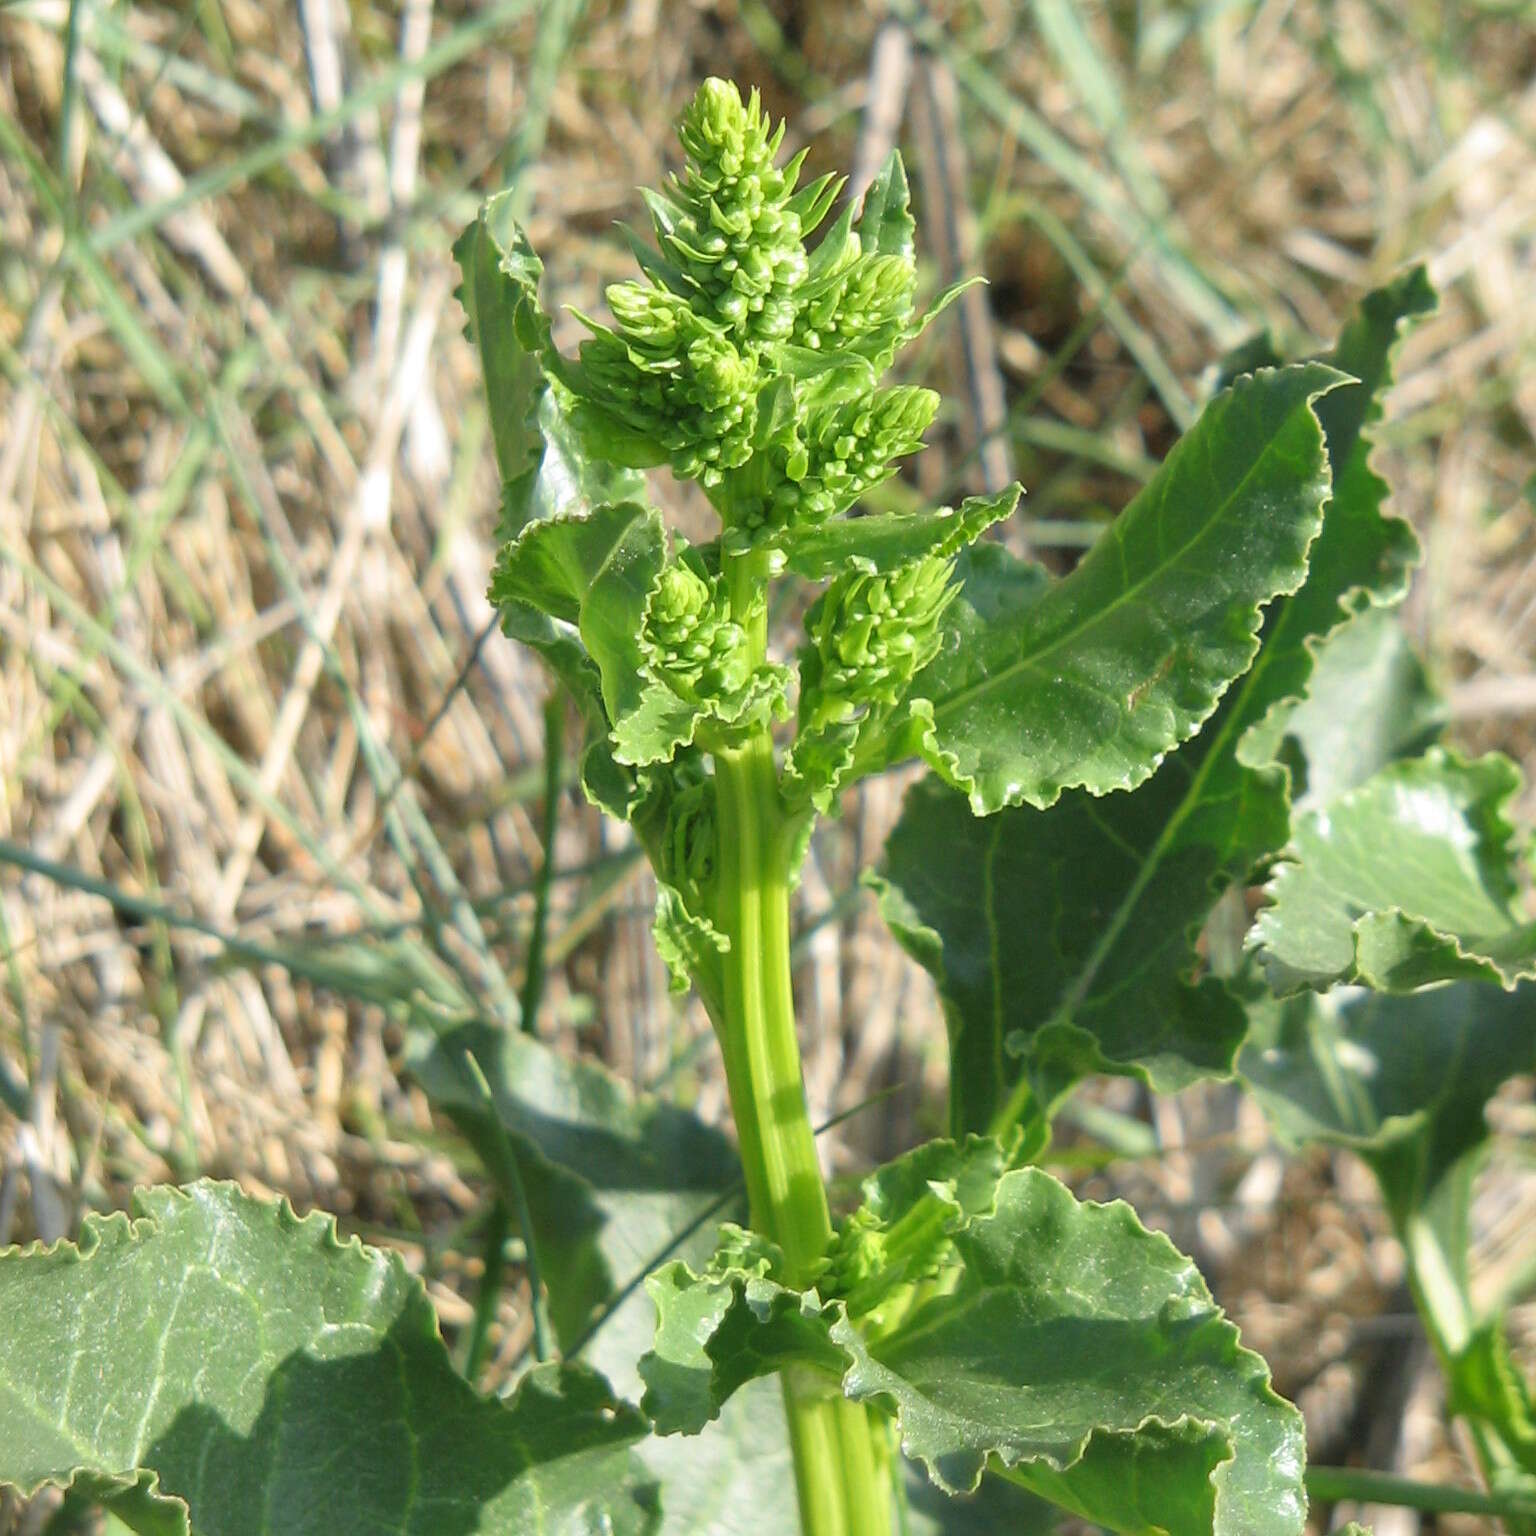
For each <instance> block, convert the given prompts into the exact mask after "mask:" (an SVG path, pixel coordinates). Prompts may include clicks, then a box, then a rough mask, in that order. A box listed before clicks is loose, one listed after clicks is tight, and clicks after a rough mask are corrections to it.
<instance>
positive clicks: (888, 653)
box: [800, 555, 955, 731]
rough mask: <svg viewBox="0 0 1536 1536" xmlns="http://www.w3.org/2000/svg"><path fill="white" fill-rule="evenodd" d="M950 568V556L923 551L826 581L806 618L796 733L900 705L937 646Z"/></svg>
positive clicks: (952, 591) (950, 590)
mask: <svg viewBox="0 0 1536 1536" xmlns="http://www.w3.org/2000/svg"><path fill="white" fill-rule="evenodd" d="M953 571H954V561H953V559H951V558H948V557H945V556H939V555H923V556H921V557H919V558H918V559H916V560H908V561H907V562H906V563H905V564H903V565H899V566H897V567H896V569H895V570H893V571H888V572H882V573H879V574H871V573H869V572H865V571H859V570H853V571H848V572H845V573H844V574H843V575H841V576H839V577H838V578H837V579H836V580H835V581H833V583H832V584H831V586H829V587H828V588H827V590H826V591H825V592H824V593H823V594H822V595H821V597H820V598H819V599H818V601H817V602H816V603H815V605H814V606H813V607H812V608H811V611H810V612H809V613H808V614H807V615H806V620H805V627H806V632H807V635H808V637H809V640H810V644H809V646H808V647H806V648H805V649H804V650H802V652H801V659H800V727H801V730H802V731H815V730H818V729H821V728H823V727H825V726H828V725H834V724H837V723H838V722H840V721H844V720H848V719H850V718H851V717H852V716H853V715H854V714H855V713H856V712H857V711H859V710H860V709H869V710H876V709H890V708H894V707H895V706H896V705H897V704H899V703H900V702H901V700H902V698H903V696H904V695H905V694H906V691H907V689H908V687H909V686H910V685H911V682H912V679H913V678H914V677H916V676H917V674H918V673H919V672H920V671H921V670H922V669H923V668H924V667H925V666H927V665H928V663H929V662H930V661H932V660H933V658H934V657H935V656H936V655H937V654H938V651H939V647H940V645H941V644H942V640H943V637H942V634H941V632H940V629H939V620H940V619H941V618H942V617H943V614H944V610H945V609H946V608H947V607H948V606H949V604H950V601H951V599H952V598H953V597H954V595H955V588H954V587H953V586H952V585H951V584H950V576H951V574H952V573H953Z"/></svg>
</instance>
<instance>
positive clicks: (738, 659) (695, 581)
mask: <svg viewBox="0 0 1536 1536" xmlns="http://www.w3.org/2000/svg"><path fill="white" fill-rule="evenodd" d="M640 645H641V650H642V652H643V653H644V655H645V657H646V660H647V661H648V663H649V664H650V666H651V668H652V670H654V671H655V672H656V673H657V674H658V675H659V676H661V677H662V678H664V679H665V681H666V683H667V685H668V686H669V687H670V688H671V689H672V691H673V692H674V693H676V694H677V695H678V697H679V698H683V699H686V700H687V701H688V702H689V703H690V704H697V705H701V706H707V705H710V704H712V703H716V702H718V701H719V700H721V699H727V698H731V697H733V696H735V695H737V694H740V693H741V692H742V690H743V689H744V688H745V687H746V685H747V682H748V680H749V676H750V664H749V663H748V661H747V659H746V657H747V647H746V637H745V635H744V634H743V632H742V628H741V626H740V625H739V624H737V623H734V622H733V621H732V620H731V619H730V618H729V617H728V615H727V612H726V606H725V602H724V599H723V597H722V595H721V594H720V593H719V592H718V591H717V590H716V588H715V587H714V586H713V585H712V584H711V583H710V582H709V581H708V580H706V578H705V577H703V576H701V575H700V574H699V573H698V572H697V571H695V570H694V569H693V567H692V566H691V565H689V564H687V563H685V562H684V561H681V560H677V561H673V562H672V563H671V564H670V565H668V566H667V567H666V569H665V570H663V571H662V573H661V576H660V578H659V579H658V581H657V584H656V589H655V590H654V591H653V592H652V593H651V600H650V603H649V604H648V606H647V607H646V611H645V623H644V628H643V629H642V630H641V635H640Z"/></svg>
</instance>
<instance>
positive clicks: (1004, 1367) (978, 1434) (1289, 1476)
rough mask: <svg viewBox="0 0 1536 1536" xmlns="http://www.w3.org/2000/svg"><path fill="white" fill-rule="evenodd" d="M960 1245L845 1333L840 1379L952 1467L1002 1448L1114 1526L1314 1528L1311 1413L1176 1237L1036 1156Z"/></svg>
mask: <svg viewBox="0 0 1536 1536" xmlns="http://www.w3.org/2000/svg"><path fill="white" fill-rule="evenodd" d="M954 1243H955V1248H956V1251H957V1255H958V1258H959V1262H960V1265H961V1272H960V1276H959V1278H958V1280H957V1282H956V1284H955V1286H954V1288H953V1290H951V1291H950V1292H949V1293H948V1294H946V1295H942V1296H937V1297H935V1298H934V1299H933V1300H931V1301H929V1302H927V1303H925V1304H924V1305H923V1306H921V1307H919V1308H918V1310H917V1311H915V1312H914V1313H913V1314H912V1315H911V1316H910V1317H909V1318H908V1319H907V1320H906V1321H905V1322H904V1323H903V1324H902V1325H901V1326H900V1327H898V1328H897V1329H896V1330H895V1331H894V1332H892V1333H890V1334H887V1335H886V1336H884V1337H882V1338H879V1339H876V1340H874V1341H873V1342H870V1341H866V1340H864V1339H862V1338H861V1336H860V1335H858V1334H857V1333H856V1332H855V1331H854V1330H853V1329H852V1328H850V1327H848V1326H847V1325H846V1324H845V1325H842V1326H840V1327H839V1329H838V1330H837V1333H836V1337H837V1338H838V1340H839V1342H841V1343H843V1344H844V1345H845V1347H847V1348H848V1349H849V1351H850V1353H851V1354H852V1355H853V1359H854V1364H853V1367H852V1369H851V1370H850V1371H849V1372H848V1374H847V1375H846V1377H845V1378H844V1390H845V1391H846V1392H847V1393H848V1394H849V1395H850V1396H853V1397H856V1398H875V1399H877V1400H880V1401H885V1402H890V1403H893V1404H894V1405H895V1407H896V1411H897V1415H898V1420H899V1423H900V1426H901V1434H902V1444H903V1448H904V1449H905V1450H906V1451H907V1453H908V1454H909V1455H912V1456H915V1457H917V1458H918V1459H920V1460H921V1461H923V1462H924V1463H925V1464H926V1465H927V1466H928V1468H929V1471H930V1474H931V1475H932V1476H933V1477H934V1478H935V1480H936V1481H937V1482H939V1483H940V1484H941V1485H943V1486H946V1487H950V1488H954V1489H958V1490H963V1489H966V1488H971V1487H974V1486H975V1485H976V1481H977V1479H978V1478H979V1477H980V1475H981V1471H982V1468H983V1467H984V1466H985V1465H986V1464H987V1461H988V1459H989V1458H993V1457H995V1458H997V1460H998V1462H999V1463H1001V1465H1003V1466H1004V1467H1006V1468H1008V1469H1010V1471H1011V1474H1012V1475H1013V1476H1014V1477H1015V1478H1016V1479H1017V1480H1019V1481H1020V1482H1022V1483H1023V1484H1024V1485H1025V1486H1026V1487H1029V1488H1031V1489H1032V1490H1033V1491H1034V1492H1036V1493H1039V1494H1041V1495H1042V1496H1044V1497H1046V1498H1049V1499H1051V1500H1052V1501H1054V1502H1056V1503H1058V1504H1061V1505H1062V1506H1063V1507H1064V1508H1067V1509H1070V1510H1072V1511H1073V1512H1074V1513H1077V1514H1080V1515H1082V1516H1083V1517H1084V1518H1086V1519H1089V1520H1092V1521H1095V1522H1097V1523H1098V1524H1100V1525H1105V1526H1107V1527H1109V1528H1110V1529H1111V1530H1116V1531H1125V1532H1137V1533H1141V1532H1146V1533H1148V1536H1150V1533H1152V1532H1157V1531H1167V1532H1169V1533H1171V1536H1195V1533H1202V1536H1270V1533H1275V1536H1278V1533H1281V1532H1285V1533H1296V1532H1300V1531H1301V1529H1302V1527H1303V1524H1304V1518H1305V1509H1306V1499H1305V1495H1304V1494H1303V1492H1302V1488H1301V1472H1302V1466H1303V1462H1304V1459H1305V1447H1304V1442H1303V1434H1302V1425H1301V1417H1300V1415H1299V1414H1298V1413H1297V1412H1296V1411H1295V1409H1294V1408H1291V1407H1290V1406H1289V1405H1288V1404H1286V1403H1284V1402H1282V1401H1281V1399H1280V1398H1278V1397H1277V1396H1276V1395H1275V1394H1274V1392H1273V1390H1272V1389H1271V1387H1270V1384H1269V1372H1268V1370H1267V1368H1266V1367H1265V1365H1264V1362H1263V1361H1262V1360H1260V1359H1259V1357H1258V1356H1257V1355H1254V1354H1251V1353H1250V1352H1248V1351H1247V1350H1244V1349H1242V1348H1241V1346H1240V1345H1239V1343H1238V1337H1237V1329H1236V1328H1234V1327H1233V1326H1232V1324H1231V1323H1229V1322H1227V1321H1226V1319H1225V1318H1224V1317H1223V1316H1222V1314H1221V1312H1220V1311H1219V1310H1218V1309H1217V1307H1216V1306H1215V1304H1214V1302H1212V1300H1211V1297H1210V1293H1209V1291H1207V1289H1206V1287H1205V1282H1204V1281H1203V1280H1201V1278H1200V1275H1199V1273H1198V1271H1197V1270H1196V1269H1195V1267H1194V1265H1193V1264H1191V1263H1190V1261H1189V1260H1188V1259H1186V1258H1185V1257H1184V1256H1183V1255H1182V1254H1180V1253H1179V1252H1178V1251H1177V1250H1176V1249H1175V1248H1174V1246H1173V1244H1172V1243H1170V1242H1169V1241H1168V1240H1167V1238H1165V1237H1163V1236H1161V1235H1160V1234H1156V1233H1151V1232H1148V1231H1147V1230H1146V1229H1145V1228H1144V1227H1142V1226H1141V1224H1140V1223H1139V1222H1138V1221H1137V1219H1136V1217H1135V1214H1134V1213H1133V1212H1132V1211H1131V1209H1130V1208H1129V1207H1128V1206H1126V1205H1124V1204H1119V1203H1117V1204H1114V1205H1092V1204H1086V1203H1082V1202H1079V1201H1077V1200H1075V1199H1074V1198H1073V1197H1072V1195H1071V1193H1070V1192H1069V1191H1068V1190H1067V1189H1066V1188H1065V1187H1063V1186H1062V1185H1061V1184H1059V1183H1058V1182H1057V1181H1056V1180H1055V1179H1053V1178H1051V1177H1050V1176H1049V1175H1048V1174H1045V1173H1043V1172H1041V1171H1040V1170H1038V1169H1021V1170H1019V1171H1017V1172H1014V1173H1010V1174H1007V1175H1005V1176H1004V1177H1003V1179H1002V1181H1001V1182H1000V1183H999V1185H998V1188H997V1197H996V1207H995V1209H994V1210H993V1212H992V1213H991V1214H990V1215H987V1216H984V1217H981V1218H979V1219H977V1220H975V1221H972V1222H971V1223H969V1224H968V1225H966V1226H965V1227H963V1228H961V1229H960V1230H959V1231H957V1232H956V1234H955V1237H954Z"/></svg>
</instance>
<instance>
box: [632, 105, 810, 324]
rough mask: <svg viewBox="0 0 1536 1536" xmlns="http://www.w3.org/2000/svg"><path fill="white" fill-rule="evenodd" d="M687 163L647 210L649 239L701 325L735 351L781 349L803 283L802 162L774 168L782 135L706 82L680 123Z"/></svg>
mask: <svg viewBox="0 0 1536 1536" xmlns="http://www.w3.org/2000/svg"><path fill="white" fill-rule="evenodd" d="M678 138H679V139H680V140H681V142H682V146H683V150H684V152H685V153H686V155H687V157H688V161H687V165H686V166H685V167H684V170H683V172H682V174H681V175H680V176H675V177H673V178H672V184H671V196H670V198H669V199H666V200H655V201H653V203H652V213H653V215H654V217H655V223H656V236H657V240H658V242H659V243H660V245H661V248H662V250H663V252H664V253H665V254H666V255H667V256H668V257H669V258H670V259H671V261H672V262H673V263H675V265H676V266H677V267H678V268H679V269H680V270H681V272H682V274H683V276H684V278H685V279H686V280H687V282H688V283H689V284H690V286H691V287H692V289H693V290H694V295H696V305H697V308H698V310H699V313H700V316H701V317H702V318H704V319H707V320H712V321H714V322H715V323H717V324H719V325H721V326H722V327H724V328H726V329H727V330H729V331H731V332H732V333H733V334H734V335H736V336H737V337H738V338H740V339H741V340H743V341H744V342H750V343H754V344H757V343H762V342H767V341H776V340H781V339H782V338H784V337H786V336H788V335H789V333H790V331H791V330H792V329H793V328H794V323H795V304H794V298H793V295H794V291H795V289H796V288H797V287H798V286H799V285H800V283H801V282H802V281H803V280H804V278H805V273H806V255H805V244H804V235H805V233H806V230H805V229H804V228H803V223H804V217H803V216H804V215H805V214H807V213H809V212H810V211H811V208H812V207H813V206H819V205H820V200H819V199H818V198H814V197H813V198H811V199H810V200H809V201H807V200H806V199H804V198H803V197H802V198H799V199H797V198H795V196H794V190H795V183H796V181H797V180H798V178H799V173H800V165H801V161H802V159H803V156H797V157H796V158H795V159H794V160H792V161H791V162H790V163H789V164H788V165H786V166H783V167H779V166H776V165H775V164H774V160H775V158H776V157H777V155H778V152H779V146H780V145H781V144H782V143H783V140H784V125H783V123H780V124H779V126H778V127H777V128H776V129H773V128H771V127H770V124H769V119H768V117H767V115H766V114H765V113H764V112H763V109H762V101H761V98H760V97H759V96H758V93H757V92H756V91H753V92H752V96H751V99H750V100H749V101H748V102H747V103H746V104H745V105H743V103H742V100H741V93H740V92H739V91H738V90H737V89H736V87H735V86H734V85H733V84H732V83H731V82H730V81H727V80H717V79H710V80H706V81H705V82H704V84H703V85H701V86H700V87H699V89H698V93H697V94H696V95H695V96H694V98H693V100H692V102H690V103H689V105H688V108H687V109H686V111H685V112H684V113H683V117H682V121H681V122H680V123H679V125H678Z"/></svg>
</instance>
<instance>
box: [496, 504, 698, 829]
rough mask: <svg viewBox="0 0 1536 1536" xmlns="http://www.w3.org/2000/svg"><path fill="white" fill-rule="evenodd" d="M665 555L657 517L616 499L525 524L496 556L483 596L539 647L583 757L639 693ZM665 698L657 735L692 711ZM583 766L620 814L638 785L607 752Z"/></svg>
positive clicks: (681, 728)
mask: <svg viewBox="0 0 1536 1536" xmlns="http://www.w3.org/2000/svg"><path fill="white" fill-rule="evenodd" d="M665 554H666V533H665V531H664V529H663V527H662V523H661V516H660V514H659V513H657V512H656V511H655V510H654V509H652V508H649V507H644V506H642V505H640V504H639V503H638V502H633V501H624V502H615V503H606V502H605V503H600V504H599V505H597V506H595V507H593V508H591V509H589V510H587V511H585V512H562V513H559V514H557V515H555V516H552V517H547V518H542V519H540V520H538V521H534V522H529V523H527V524H525V525H524V526H523V528H522V530H521V531H520V532H519V533H518V534H517V535H516V536H515V537H513V538H512V539H511V540H509V541H508V542H507V543H505V544H503V545H502V548H501V551H500V553H499V554H498V555H497V558H496V564H495V566H494V568H493V570H492V573H491V588H490V598H491V601H492V602H493V603H494V604H495V605H496V606H497V608H498V609H499V610H500V612H501V620H502V628H503V630H505V632H506V633H507V634H508V635H510V636H512V637H513V638H514V639H517V640H521V641H522V642H523V643H524V644H525V645H528V646H531V647H532V648H533V649H535V650H536V651H538V652H539V654H540V655H541V656H543V657H544V659H545V660H546V661H547V662H548V663H549V665H550V667H551V668H552V669H553V671H554V672H555V675H556V676H557V677H558V678H559V679H560V680H561V682H562V683H564V684H565V686H566V688H567V689H568V690H569V691H570V693H571V694H572V696H573V697H574V698H575V699H576V701H577V703H578V704H579V705H580V706H581V708H582V711H583V714H584V716H585V718H586V721H587V734H588V742H589V746H588V753H589V755H590V754H591V753H592V752H593V749H594V747H595V746H596V745H597V743H599V742H602V741H604V739H605V738H606V737H607V736H608V735H609V731H610V722H611V721H613V720H614V719H616V718H619V717H622V716H626V715H632V714H634V712H635V711H637V710H638V709H639V708H640V706H641V704H642V702H643V701H644V700H645V699H646V697H647V695H646V690H645V679H644V676H643V665H642V660H641V655H640V640H639V636H640V623H641V617H642V615H643V613H644V611H645V601H646V597H647V595H648V593H649V590H650V585H651V583H653V582H654V581H655V579H656V575H657V573H658V572H659V571H660V569H661V565H662V561H663V559H664V558H665ZM672 703H673V706H674V708H673V710H672V715H673V717H674V718H673V719H672V720H671V725H670V729H668V728H667V727H666V726H659V731H660V733H661V734H667V735H670V736H671V737H674V738H675V737H677V736H679V735H682V734H685V733H686V730H687V720H688V717H689V715H691V713H692V712H691V711H689V710H687V709H686V708H683V707H681V706H680V705H679V701H676V700H675V699H674V700H672ZM589 767H590V772H588V773H587V774H586V775H584V777H585V779H586V781H587V782H588V784H589V786H590V787H591V788H592V789H593V790H595V793H594V798H595V799H597V801H598V803H599V804H601V805H604V806H605V807H606V808H608V809H610V810H614V811H615V813H616V814H621V815H622V814H624V811H625V810H626V809H628V808H631V807H632V806H633V804H634V803H635V801H636V799H637V798H638V795H639V790H638V786H637V785H636V784H635V782H634V780H633V776H632V775H629V774H627V773H626V772H625V770H624V769H623V768H622V767H620V765H619V762H618V761H615V760H614V759H613V756H612V753H611V751H609V750H607V749H606V748H605V749H600V750H599V753H598V758H597V759H595V760H594V761H593V763H591V764H590V765H589ZM625 819H627V816H626V818H625Z"/></svg>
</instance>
